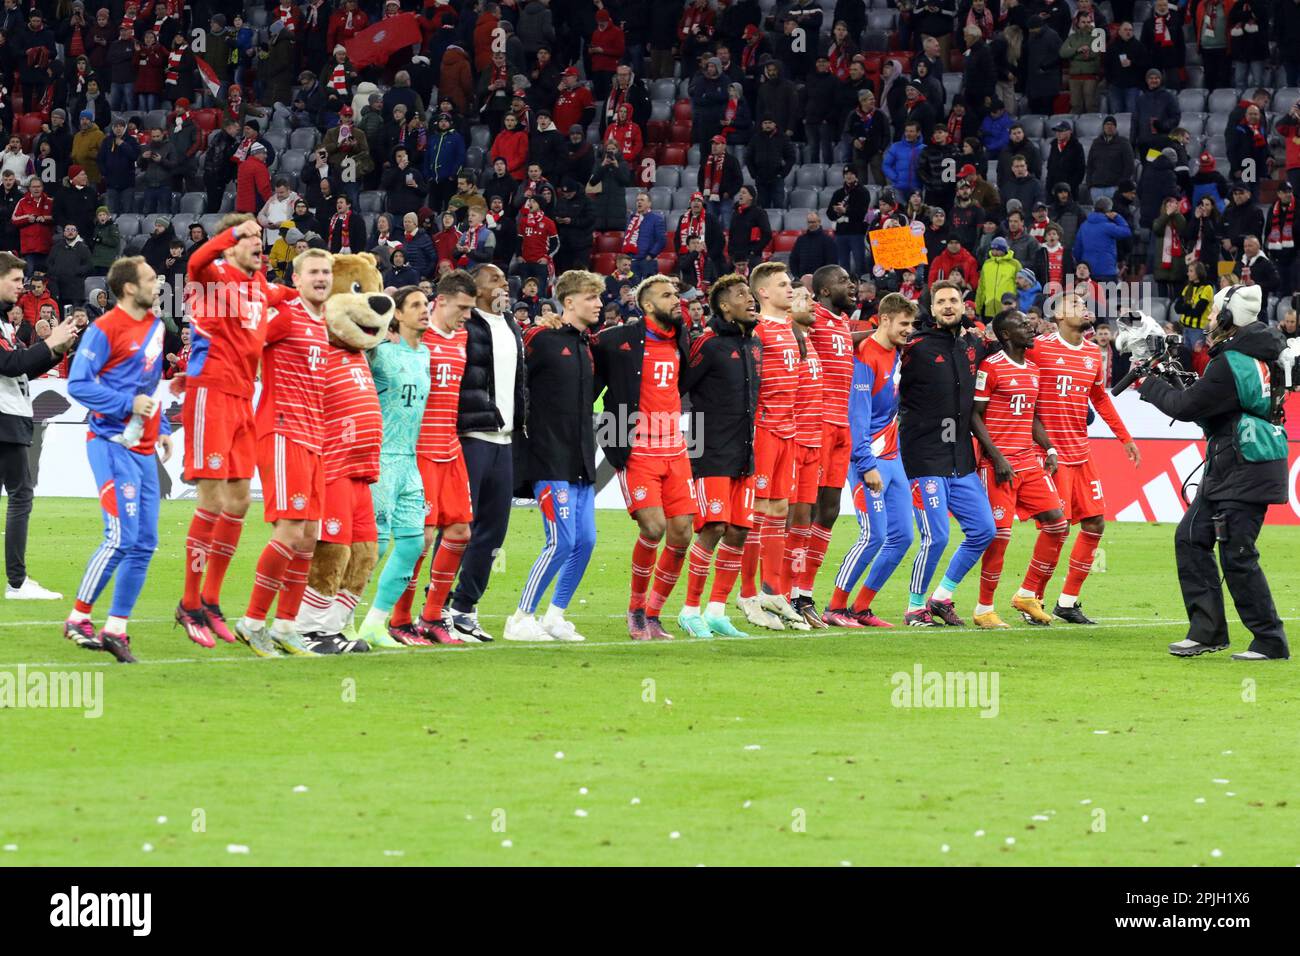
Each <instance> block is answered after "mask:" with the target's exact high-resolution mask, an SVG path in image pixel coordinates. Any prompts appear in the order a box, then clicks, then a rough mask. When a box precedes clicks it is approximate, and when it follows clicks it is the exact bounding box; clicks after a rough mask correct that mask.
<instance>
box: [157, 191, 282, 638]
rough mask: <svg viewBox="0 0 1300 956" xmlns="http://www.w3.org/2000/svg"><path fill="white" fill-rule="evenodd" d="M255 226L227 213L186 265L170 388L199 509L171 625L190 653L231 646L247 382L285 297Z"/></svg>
mask: <svg viewBox="0 0 1300 956" xmlns="http://www.w3.org/2000/svg"><path fill="white" fill-rule="evenodd" d="M261 270H262V227H261V226H259V225H258V224H257V220H256V219H254V218H253V217H252V216H250V215H248V214H245V213H231V214H230V215H227V216H224V217H223V218H222V220H221V222H219V223H218V224H217V231H216V234H215V235H214V236H213V237H212V238H211V239H209V240H208V241H207V242H205V243H204V244H203V245H201V246H199V247H198V248H197V249H195V250H194V253H193V255H191V256H190V261H189V267H188V280H189V281H188V282H187V283H186V298H187V299H188V305H189V308H190V359H189V367H188V370H187V373H186V375H185V376H184V377H183V378H182V377H181V376H177V377H176V378H174V379H172V382H173V385H172V390H173V391H174V392H178V393H179V392H180V391H182V390H184V391H185V407H184V412H183V417H182V422H183V425H184V429H185V471H184V477H185V481H187V482H189V483H192V484H194V485H195V486H196V497H197V499H198V507H197V508H196V509H195V510H194V517H193V519H192V520H191V521H190V529H189V533H188V535H187V536H186V539H185V590H184V593H183V595H182V597H181V600H180V604H179V605H177V608H176V620H177V622H178V623H180V625H181V626H182V627H184V628H185V634H186V636H187V637H188V638H189V639H190V640H192V641H194V642H195V643H196V644H200V645H202V646H211V643H210V642H211V641H212V638H213V636H216V637H219V638H221V639H222V640H223V641H227V642H229V643H234V641H235V639H236V638H235V635H234V634H233V633H232V632H231V630H230V628H229V627H227V625H226V620H225V615H224V614H223V613H222V611H221V585H222V583H223V581H224V580H225V577H226V569H227V568H228V567H229V566H230V560H231V558H233V557H234V555H235V548H236V547H237V546H238V544H239V537H240V534H241V532H242V531H243V528H244V515H245V514H246V513H247V512H248V502H249V496H248V482H249V479H251V478H252V477H253V469H254V467H255V466H256V463H257V439H256V428H255V425H254V422H253V406H252V398H253V382H254V381H255V380H256V378H257V367H258V363H259V362H260V361H261V359H262V348H263V346H264V345H265V344H266V327H267V313H268V311H269V310H270V309H272V308H275V307H276V306H279V305H280V304H281V303H282V302H284V301H285V300H286V299H289V298H292V297H293V295H294V292H293V290H292V289H285V288H282V287H280V286H272V285H268V283H267V281H266V275H265V273H263V272H262V271H261Z"/></svg>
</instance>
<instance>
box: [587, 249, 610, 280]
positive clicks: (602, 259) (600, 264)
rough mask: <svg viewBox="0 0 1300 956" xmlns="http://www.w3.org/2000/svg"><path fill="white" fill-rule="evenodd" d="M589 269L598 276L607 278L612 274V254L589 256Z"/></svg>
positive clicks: (598, 253)
mask: <svg viewBox="0 0 1300 956" xmlns="http://www.w3.org/2000/svg"><path fill="white" fill-rule="evenodd" d="M591 268H592V271H593V272H597V273H599V274H600V275H603V276H608V275H613V274H614V253H612V252H596V253H593V254H592V256H591Z"/></svg>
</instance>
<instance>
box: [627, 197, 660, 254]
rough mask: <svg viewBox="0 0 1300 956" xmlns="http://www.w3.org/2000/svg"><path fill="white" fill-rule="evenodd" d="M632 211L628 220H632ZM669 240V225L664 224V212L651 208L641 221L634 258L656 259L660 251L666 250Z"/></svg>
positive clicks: (633, 214)
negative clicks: (665, 246)
mask: <svg viewBox="0 0 1300 956" xmlns="http://www.w3.org/2000/svg"><path fill="white" fill-rule="evenodd" d="M635 215H636V213H631V214H630V215H629V216H628V217H627V221H628V222H629V223H630V222H631V221H632V216H635ZM667 240H668V227H667V225H665V224H664V216H663V213H660V212H655V211H654V210H653V209H651V210H650V211H649V212H648V213H646V214H645V219H643V220H642V222H641V231H640V232H639V233H638V234H637V242H636V255H634V256H633V257H632V258H633V259H647V258H649V259H654V258H656V257H657V256H658V255H659V253H661V252H663V251H664V245H665V244H666V243H667Z"/></svg>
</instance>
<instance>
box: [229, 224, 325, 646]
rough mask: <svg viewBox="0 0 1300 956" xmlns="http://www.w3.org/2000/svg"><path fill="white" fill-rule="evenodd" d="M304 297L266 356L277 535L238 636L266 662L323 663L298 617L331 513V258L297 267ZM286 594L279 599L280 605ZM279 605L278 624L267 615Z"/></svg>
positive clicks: (264, 426) (321, 253)
mask: <svg viewBox="0 0 1300 956" xmlns="http://www.w3.org/2000/svg"><path fill="white" fill-rule="evenodd" d="M293 283H294V287H295V288H296V289H297V290H298V294H297V295H296V296H294V297H293V298H290V299H288V300H287V301H285V302H282V303H281V304H280V305H279V306H278V307H277V308H275V309H273V310H271V317H270V320H269V321H268V322H267V326H266V351H265V352H264V353H263V354H262V393H261V395H260V397H259V398H258V402H257V412H256V413H255V414H254V427H255V428H256V430H257V472H258V475H259V476H260V477H261V479H262V510H263V512H264V514H265V517H266V521H267V523H268V524H271V525H272V526H273V527H274V530H273V531H272V532H271V540H270V541H268V542H267V544H266V547H265V548H263V549H262V555H261V557H259V558H258V560H257V571H256V573H255V575H254V578H253V592H252V594H251V595H250V596H249V599H248V610H247V611H245V612H244V617H243V619H242V620H240V621H239V622H238V623H236V624H235V634H236V635H237V636H238V637H239V639H240V640H241V641H243V642H244V643H245V644H247V645H248V647H249V648H250V649H251V650H252V651H253V653H254V654H256V655H257V656H258V657H279V656H280V652H281V651H283V652H284V653H286V654H295V655H299V656H304V657H315V656H316V651H314V650H312V649H311V648H310V647H309V646H308V645H307V644H306V643H305V642H304V641H303V639H302V636H301V635H300V634H299V633H298V627H297V618H298V609H299V607H301V605H302V598H303V593H304V592H305V591H306V589H307V570H308V568H310V567H311V559H312V553H313V552H314V551H315V549H316V538H317V536H318V535H319V534H320V519H321V513H322V510H323V508H324V503H325V464H324V461H323V459H322V455H323V450H324V439H325V390H324V385H325V378H324V375H323V374H322V370H323V369H324V367H325V356H326V353H327V352H328V351H329V337H328V336H327V335H326V333H325V316H324V313H325V300H326V299H328V298H329V295H330V290H331V287H332V286H333V283H334V262H333V259H332V258H331V256H330V254H329V253H328V252H326V251H325V250H324V249H308V250H306V251H305V252H303V253H301V254H299V256H298V257H297V258H296V259H294V260H293ZM277 594H278V595H279V599H278V601H277V598H276V596H277ZM272 601H276V608H275V623H274V624H273V625H272V626H271V627H270V628H269V629H268V628H267V626H266V617H267V612H268V611H269V610H270V608H271V602H272Z"/></svg>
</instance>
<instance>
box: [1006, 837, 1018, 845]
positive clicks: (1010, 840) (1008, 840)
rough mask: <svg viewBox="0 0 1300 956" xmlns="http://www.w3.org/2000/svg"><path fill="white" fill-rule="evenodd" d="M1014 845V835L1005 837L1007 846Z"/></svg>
mask: <svg viewBox="0 0 1300 956" xmlns="http://www.w3.org/2000/svg"><path fill="white" fill-rule="evenodd" d="M1015 845H1016V838H1015V837H1007V846H1015Z"/></svg>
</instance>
